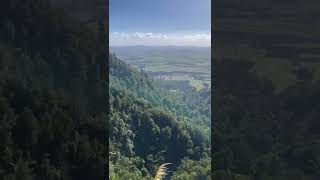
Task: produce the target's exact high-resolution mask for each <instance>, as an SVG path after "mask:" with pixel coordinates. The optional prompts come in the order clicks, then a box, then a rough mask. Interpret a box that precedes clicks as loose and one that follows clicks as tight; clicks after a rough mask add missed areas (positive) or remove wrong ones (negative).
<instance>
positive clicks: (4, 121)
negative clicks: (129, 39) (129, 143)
mask: <svg viewBox="0 0 320 180" xmlns="http://www.w3.org/2000/svg"><path fill="white" fill-rule="evenodd" d="M106 32H107V31H106V29H105V28H104V26H102V24H101V26H100V30H99V31H97V30H94V29H93V28H92V27H90V28H88V27H86V26H84V25H82V24H81V23H80V22H77V21H76V20H74V19H71V18H70V17H68V16H65V15H64V14H63V12H61V10H57V9H53V8H51V6H50V4H49V3H48V2H47V1H45V0H15V1H11V0H10V1H1V3H0V177H1V178H0V179H4V180H22V179H24V180H43V179H48V180H53V179H77V180H88V179H104V176H105V173H106V168H105V164H106V161H107V158H106V157H105V155H106V152H107V148H106V137H107V136H106V132H107V131H108V128H107V121H106V118H107V116H106V112H105V108H106V96H107V93H106V92H105V89H106V88H107V85H106V81H107V78H106V77H107V76H106V73H105V72H106V71H107V69H106V68H107V60H106V59H107V58H106V57H107V55H106V54H107V52H105V51H106V43H105V42H102V39H103V35H104V34H106Z"/></svg>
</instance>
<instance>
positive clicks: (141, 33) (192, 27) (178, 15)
mask: <svg viewBox="0 0 320 180" xmlns="http://www.w3.org/2000/svg"><path fill="white" fill-rule="evenodd" d="M109 6H110V8H109V9H110V14H109V26H110V33H109V40H110V41H109V44H110V46H195V47H198V46H199V47H210V46H211V10H210V7H211V1H210V0H201V1H199V0H174V1H172V0H162V1H159V2H158V1H152V2H151V1H150V0H136V1H131V0H110V3H109Z"/></svg>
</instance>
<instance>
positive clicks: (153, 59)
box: [110, 46, 211, 90]
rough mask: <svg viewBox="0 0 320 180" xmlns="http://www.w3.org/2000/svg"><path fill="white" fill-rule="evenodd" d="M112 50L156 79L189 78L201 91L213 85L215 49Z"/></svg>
mask: <svg viewBox="0 0 320 180" xmlns="http://www.w3.org/2000/svg"><path fill="white" fill-rule="evenodd" d="M110 50H111V52H113V53H115V54H116V55H117V57H119V58H120V59H122V60H124V61H125V62H126V63H128V64H130V65H132V66H134V67H135V68H138V69H143V70H144V71H145V72H147V74H149V75H150V76H151V77H154V78H156V79H162V80H176V81H189V84H190V85H191V86H193V87H195V88H196V89H197V90H200V89H202V88H203V87H204V86H206V85H208V86H210V85H211V49H210V48H209V47H182V46H181V47H179V46H163V47H150V46H121V47H110Z"/></svg>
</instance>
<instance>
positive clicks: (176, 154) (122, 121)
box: [109, 54, 211, 180]
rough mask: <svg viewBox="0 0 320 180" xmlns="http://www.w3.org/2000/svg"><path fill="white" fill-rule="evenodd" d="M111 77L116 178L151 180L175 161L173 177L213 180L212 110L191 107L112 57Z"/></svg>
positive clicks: (111, 166) (111, 147)
mask: <svg viewBox="0 0 320 180" xmlns="http://www.w3.org/2000/svg"><path fill="white" fill-rule="evenodd" d="M109 78H110V84H109V94H110V98H109V104H110V129H109V131H110V132H109V144H110V145H109V152H110V157H109V158H110V161H109V169H110V170H109V172H110V175H111V179H114V180H117V179H128V178H129V177H130V178H133V179H150V178H151V177H154V175H155V172H156V170H157V168H158V167H159V166H160V165H161V164H163V163H172V165H170V166H168V167H169V169H170V170H171V171H173V174H172V173H171V178H172V179H210V170H211V168H210V167H211V161H210V121H209V118H210V117H209V116H210V114H209V112H207V113H201V112H199V111H198V110H197V109H192V108H191V105H189V104H188V103H187V102H188V101H187V100H185V99H183V96H182V95H179V94H177V93H175V94H171V93H170V92H168V91H166V90H164V89H161V88H159V87H157V86H155V85H154V82H153V81H152V79H150V78H148V77H147V75H146V74H145V73H144V72H139V71H137V70H135V69H133V68H132V67H129V66H128V65H126V64H125V63H124V62H123V61H121V60H119V59H117V58H116V56H115V55H113V54H109ZM206 98H208V97H206ZM203 99H205V98H203ZM208 103H209V102H207V104H204V105H202V107H205V106H209V108H210V104H208ZM194 105H195V104H194ZM200 122H201V123H200Z"/></svg>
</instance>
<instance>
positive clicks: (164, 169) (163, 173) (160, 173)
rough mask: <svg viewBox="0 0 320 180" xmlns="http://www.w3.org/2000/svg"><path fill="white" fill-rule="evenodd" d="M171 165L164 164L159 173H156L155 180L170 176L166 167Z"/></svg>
mask: <svg viewBox="0 0 320 180" xmlns="http://www.w3.org/2000/svg"><path fill="white" fill-rule="evenodd" d="M169 164H171V163H164V164H162V165H161V166H160V167H159V169H158V171H157V173H156V176H155V177H154V180H161V179H162V178H164V176H166V175H167V174H168V172H169V171H168V168H167V167H166V165H169Z"/></svg>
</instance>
